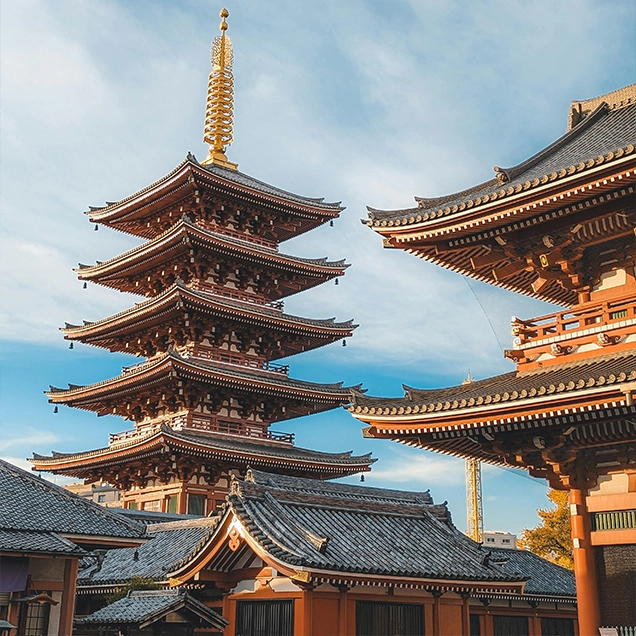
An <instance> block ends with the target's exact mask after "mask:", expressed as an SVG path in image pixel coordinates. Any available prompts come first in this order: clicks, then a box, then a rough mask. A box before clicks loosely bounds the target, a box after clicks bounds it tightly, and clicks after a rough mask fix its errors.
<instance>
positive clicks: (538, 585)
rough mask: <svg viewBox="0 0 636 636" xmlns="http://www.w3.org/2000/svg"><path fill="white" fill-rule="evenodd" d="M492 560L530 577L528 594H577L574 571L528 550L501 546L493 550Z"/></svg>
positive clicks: (511, 571)
mask: <svg viewBox="0 0 636 636" xmlns="http://www.w3.org/2000/svg"><path fill="white" fill-rule="evenodd" d="M491 560H492V561H494V562H496V563H497V564H499V565H500V567H501V568H502V569H503V570H504V571H506V572H510V573H511V574H515V573H520V574H523V575H524V576H528V577H530V578H529V579H528V580H527V581H526V586H525V592H526V593H527V594H537V595H540V594H546V595H551V596H568V597H571V596H576V583H575V581H574V572H573V571H572V570H568V569H566V568H563V567H561V566H560V565H556V564H555V563H551V562H550V561H546V559H542V558H541V557H540V556H537V555H536V554H533V553H532V552H529V551H528V550H513V549H509V548H500V549H496V550H491Z"/></svg>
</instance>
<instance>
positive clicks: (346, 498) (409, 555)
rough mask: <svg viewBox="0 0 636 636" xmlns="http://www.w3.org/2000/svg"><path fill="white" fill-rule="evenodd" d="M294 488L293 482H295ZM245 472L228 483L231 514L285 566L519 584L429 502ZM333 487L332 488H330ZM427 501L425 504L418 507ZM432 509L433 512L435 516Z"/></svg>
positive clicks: (417, 497)
mask: <svg viewBox="0 0 636 636" xmlns="http://www.w3.org/2000/svg"><path fill="white" fill-rule="evenodd" d="M294 482H295V483H294ZM321 486H322V484H320V485H319V484H317V483H315V482H314V483H312V480H307V479H301V478H290V477H286V478H284V479H280V478H279V476H277V475H270V474H263V473H260V472H257V471H250V473H249V474H248V477H247V479H246V480H245V481H239V480H233V482H232V490H231V493H230V495H229V496H228V501H229V503H230V506H231V509H232V511H233V512H234V514H235V515H236V516H237V517H238V518H239V519H240V521H241V523H242V525H243V526H244V527H245V528H246V529H247V531H248V532H249V533H250V535H251V537H252V538H253V539H254V540H255V541H256V542H257V543H258V544H259V545H260V546H261V547H262V548H263V549H264V550H265V551H266V552H268V553H269V554H270V555H272V556H273V557H275V558H276V559H277V560H279V561H282V562H283V563H285V564H287V565H289V566H290V567H303V568H309V569H311V568H315V569H318V570H320V571H322V572H324V571H329V572H333V573H334V576H336V575H337V574H338V573H343V574H348V573H351V574H371V575H374V576H393V577H401V576H402V577H410V578H417V579H443V580H449V579H451V580H455V581H473V582H475V581H476V582H480V581H481V582H511V583H514V582H519V581H521V580H523V577H522V576H519V575H512V574H508V573H505V572H504V571H502V570H501V569H500V568H498V567H497V566H495V565H490V564H488V563H487V559H485V554H486V553H485V552H484V551H482V550H481V548H480V546H479V545H478V544H476V543H474V542H473V541H471V540H470V539H468V538H467V537H466V536H465V535H463V534H462V533H461V532H459V531H458V530H457V529H456V528H455V527H454V526H453V525H452V523H451V522H450V518H449V515H448V514H446V515H443V516H442V515H440V514H439V513H440V510H439V508H443V509H445V505H442V506H439V507H436V506H434V505H432V502H430V495H428V496H426V497H422V493H401V494H400V493H399V492H397V491H387V492H386V494H384V495H383V494H382V492H381V489H370V490H372V492H371V493H370V495H369V496H368V495H367V494H366V493H365V491H366V490H367V489H366V488H365V487H362V486H348V485H347V486H345V487H344V488H342V489H339V488H338V487H337V486H338V485H336V484H330V487H329V489H324V488H321ZM334 486H335V487H334ZM424 500H428V501H429V502H430V503H421V502H422V501H424ZM436 508H438V509H437V510H436Z"/></svg>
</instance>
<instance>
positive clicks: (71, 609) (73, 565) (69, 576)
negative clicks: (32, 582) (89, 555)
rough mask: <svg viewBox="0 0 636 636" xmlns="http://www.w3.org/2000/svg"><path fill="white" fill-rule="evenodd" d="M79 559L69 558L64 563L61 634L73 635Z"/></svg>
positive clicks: (64, 635) (65, 635)
mask: <svg viewBox="0 0 636 636" xmlns="http://www.w3.org/2000/svg"><path fill="white" fill-rule="evenodd" d="M78 564H79V561H78V559H67V560H66V563H65V564H64V590H63V592H62V607H61V608H60V626H59V631H58V633H59V635H60V636H72V634H73V617H74V616H75V591H76V584H77V566H78Z"/></svg>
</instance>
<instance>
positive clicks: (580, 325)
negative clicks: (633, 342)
mask: <svg viewBox="0 0 636 636" xmlns="http://www.w3.org/2000/svg"><path fill="white" fill-rule="evenodd" d="M635 318H636V296H632V297H629V298H625V299H621V300H615V301H607V302H602V303H595V304H587V305H583V306H580V307H575V308H574V309H568V310H566V311H560V312H557V313H554V314H548V315H546V316H540V317H538V318H532V319H530V320H521V319H520V318H515V317H513V319H512V321H511V325H512V335H513V336H515V346H516V347H524V348H526V347H528V346H532V345H533V344H540V341H541V340H543V339H545V338H554V337H558V336H563V335H566V334H570V333H573V332H578V331H582V330H585V329H594V328H597V327H602V326H604V325H612V324H616V323H619V322H620V321H622V320H632V319H635Z"/></svg>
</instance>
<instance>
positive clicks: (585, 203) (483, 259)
mask: <svg viewBox="0 0 636 636" xmlns="http://www.w3.org/2000/svg"><path fill="white" fill-rule="evenodd" d="M594 104H597V106H596V107H595V109H594V110H593V112H589V110H590V108H591V107H592V106H594ZM571 123H572V127H571V129H570V130H569V131H568V132H567V133H566V134H565V135H564V136H563V137H561V138H560V139H558V140H557V141H555V142H554V143H552V144H551V145H549V146H548V147H546V148H544V149H543V150H541V151H540V152H538V153H537V154H536V155H534V156H533V157H531V158H529V159H527V160H526V161H524V162H522V163H520V164H518V165H517V166H514V167H512V168H499V167H495V172H496V178H494V179H491V180H489V181H486V182H484V183H481V184H479V185H476V186H474V187H472V188H469V189H467V190H463V191H461V192H455V193H453V194H450V195H447V196H443V197H438V198H420V197H416V203H417V205H416V207H413V208H407V209H401V210H377V209H373V208H369V218H368V220H365V221H363V222H364V223H366V224H367V225H368V226H370V227H371V228H373V229H374V230H375V231H377V232H378V233H380V234H381V235H382V236H383V237H384V245H385V247H392V248H401V249H404V250H406V251H408V252H410V253H412V254H415V255H417V256H419V257H421V258H423V259H425V260H429V261H431V262H433V263H436V264H438V265H441V266H443V267H447V268H449V269H451V270H453V271H457V272H459V273H461V274H462V275H464V276H470V277H473V278H476V279H478V280H482V281H484V282H487V283H490V284H494V285H498V286H500V287H503V288H506V289H510V290H512V291H515V292H519V293H523V294H527V295H529V296H533V297H536V298H540V299H542V300H546V301H548V302H553V303H557V304H563V305H572V304H574V303H575V302H576V301H577V293H576V289H578V288H580V287H582V286H583V284H585V283H593V282H595V281H594V280H587V279H592V278H594V276H596V277H598V275H600V273H599V272H597V270H598V269H599V267H601V261H602V260H603V259H599V258H597V257H598V254H596V253H595V252H594V253H593V249H594V246H596V247H597V251H598V250H599V249H600V250H601V251H602V250H607V249H608V248H617V249H619V250H622V249H623V248H624V246H623V245H622V243H621V244H617V245H607V244H608V242H611V241H616V240H617V239H619V243H620V240H623V242H624V240H627V239H628V238H631V239H632V242H633V236H632V228H633V226H634V224H635V222H636V218H635V215H634V192H636V153H635V148H634V144H635V143H636V84H634V85H632V86H630V87H627V88H625V89H621V90H620V91H615V92H614V93H610V94H608V95H605V96H602V98H598V99H597V100H596V101H593V103H592V102H590V104H588V108H584V109H582V110H581V113H580V114H579V115H577V117H572V118H571ZM601 244H603V245H604V247H600V245H601ZM588 248H592V252H590V251H589V250H588ZM585 250H588V251H587V252H586V253H585V254H583V252H584V251H585ZM541 256H543V257H544V258H541ZM582 256H584V257H585V258H584V259H583V258H582ZM629 256H630V258H632V257H633V255H631V253H630V255H629ZM628 260H629V258H628ZM553 261H554V262H553ZM583 261H585V264H584V265H582V267H581V268H580V269H581V271H580V272H573V271H572V270H573V267H572V263H577V262H578V263H583ZM561 262H564V263H566V262H567V263H569V267H564V268H563V271H560V269H559V263H561ZM584 279H586V280H584Z"/></svg>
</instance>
